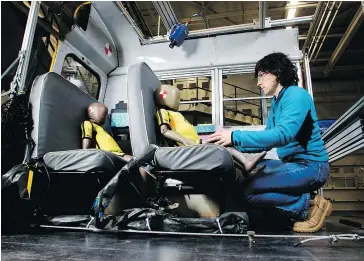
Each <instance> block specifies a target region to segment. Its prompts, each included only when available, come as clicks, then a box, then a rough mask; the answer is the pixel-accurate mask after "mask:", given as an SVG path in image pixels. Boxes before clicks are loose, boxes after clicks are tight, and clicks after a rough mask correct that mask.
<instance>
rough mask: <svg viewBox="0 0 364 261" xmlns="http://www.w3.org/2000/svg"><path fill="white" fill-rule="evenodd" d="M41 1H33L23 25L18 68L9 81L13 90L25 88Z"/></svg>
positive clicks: (20, 90)
mask: <svg viewBox="0 0 364 261" xmlns="http://www.w3.org/2000/svg"><path fill="white" fill-rule="evenodd" d="M40 4H41V2H40V1H39V2H37V1H33V2H32V4H31V6H30V11H29V16H28V20H27V24H26V27H25V33H24V38H23V43H22V46H21V49H20V54H19V55H20V60H19V65H18V69H17V71H16V74H15V76H14V80H13V82H12V83H11V85H12V89H13V90H14V91H19V92H22V91H23V90H24V89H25V87H26V86H25V80H26V78H27V75H28V65H29V60H30V55H31V52H32V45H33V41H34V33H35V29H36V27H37V19H38V12H39V7H40Z"/></svg>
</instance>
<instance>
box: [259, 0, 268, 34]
mask: <svg viewBox="0 0 364 261" xmlns="http://www.w3.org/2000/svg"><path fill="white" fill-rule="evenodd" d="M266 16H267V3H266V2H265V1H259V28H260V29H264V28H265V17H266Z"/></svg>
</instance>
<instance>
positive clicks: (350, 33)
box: [323, 1, 364, 77]
mask: <svg viewBox="0 0 364 261" xmlns="http://www.w3.org/2000/svg"><path fill="white" fill-rule="evenodd" d="M363 20H364V2H363V1H362V2H361V5H360V7H359V9H358V11H357V12H356V14H355V16H354V18H353V20H352V21H351V23H350V25H349V26H348V28H347V30H346V32H345V34H344V36H343V37H342V38H341V40H340V42H339V44H338V45H337V47H336V49H335V51H334V52H333V54H332V55H331V58H330V60H329V61H328V63H327V64H326V66H325V68H324V71H323V74H324V76H325V77H327V76H329V74H330V72H331V70H332V69H333V68H334V66H335V64H336V63H337V62H338V60H339V59H340V57H341V55H342V54H343V53H344V51H345V49H346V47H347V46H348V45H349V43H350V41H351V39H352V38H353V37H354V35H355V33H356V31H357V30H358V29H359V27H360V25H361V23H362V22H363Z"/></svg>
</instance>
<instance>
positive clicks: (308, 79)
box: [304, 53, 313, 99]
mask: <svg viewBox="0 0 364 261" xmlns="http://www.w3.org/2000/svg"><path fill="white" fill-rule="evenodd" d="M304 63H305V76H306V89H307V91H308V93H309V94H310V95H311V97H312V99H313V91H312V79H311V71H310V60H309V58H308V55H307V53H305V56H304Z"/></svg>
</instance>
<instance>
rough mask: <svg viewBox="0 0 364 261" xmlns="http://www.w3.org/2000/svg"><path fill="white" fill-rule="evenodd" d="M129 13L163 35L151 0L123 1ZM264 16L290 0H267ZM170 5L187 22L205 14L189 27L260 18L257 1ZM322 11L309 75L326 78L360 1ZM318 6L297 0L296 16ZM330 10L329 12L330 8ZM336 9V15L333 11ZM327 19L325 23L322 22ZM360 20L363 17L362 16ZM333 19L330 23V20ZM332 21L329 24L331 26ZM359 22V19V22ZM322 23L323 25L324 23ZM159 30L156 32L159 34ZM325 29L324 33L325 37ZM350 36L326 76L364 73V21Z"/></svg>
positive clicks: (280, 15) (147, 30) (149, 32)
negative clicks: (198, 14)
mask: <svg viewBox="0 0 364 261" xmlns="http://www.w3.org/2000/svg"><path fill="white" fill-rule="evenodd" d="M123 3H124V5H125V7H126V8H127V10H128V11H129V13H130V14H131V16H132V17H133V18H134V20H135V21H136V23H137V24H138V25H139V27H140V28H141V29H142V31H143V33H144V34H145V35H146V36H157V35H166V33H167V30H166V28H165V27H164V25H163V23H162V21H160V23H159V24H160V25H159V27H158V16H159V14H158V12H157V10H156V8H155V7H154V5H153V2H151V1H136V2H123ZM266 4H267V15H266V16H267V17H270V18H271V20H277V19H285V18H287V14H288V10H289V9H290V8H289V6H288V5H289V4H290V3H289V2H287V1H268V2H266ZM170 5H171V7H172V9H173V11H174V13H175V15H176V17H177V20H178V21H179V22H186V21H187V20H188V19H189V18H190V17H191V15H193V14H196V13H201V14H203V15H204V16H205V18H206V24H205V22H204V20H203V19H202V18H201V17H199V16H197V17H195V18H193V19H191V22H190V24H189V29H190V31H195V30H201V29H206V27H207V28H217V27H223V26H231V25H239V24H247V23H252V22H253V20H254V19H259V2H258V1H227V2H222V1H216V2H215V1H171V2H170ZM322 5H323V7H322V9H321V10H325V7H326V5H327V10H326V12H321V13H320V14H319V15H318V16H317V20H318V21H320V20H321V19H322V23H321V26H320V27H319V30H318V33H319V32H320V30H321V29H322V34H321V37H320V38H319V37H318V36H319V34H317V35H316V36H317V37H316V38H311V39H309V40H310V41H308V42H307V46H310V45H312V48H314V46H315V44H316V47H315V48H314V49H312V50H314V52H313V54H312V57H311V59H310V61H311V67H312V72H311V74H312V77H313V78H327V77H326V76H325V75H323V71H324V68H325V66H326V65H327V64H328V62H329V60H330V58H331V56H332V55H333V52H334V51H335V49H336V47H337V46H338V44H339V42H340V40H341V39H342V38H343V36H344V34H345V32H346V30H347V28H348V26H349V24H350V23H351V21H352V20H353V18H354V16H355V13H356V12H357V10H358V9H359V7H360V5H361V2H359V1H350V2H349V1H331V2H328V1H324V2H323V3H322ZM317 6H318V2H317V1H310V2H303V1H299V2H298V3H297V7H296V14H295V17H303V16H311V15H314V14H315V11H316V8H317ZM329 11H330V12H329ZM335 13H336V15H335ZM362 16H363V15H362ZM325 20H327V22H326V24H325V23H324V22H325ZM361 20H364V19H363V18H362V19H361ZM331 22H332V23H331ZM330 24H331V26H330ZM359 24H360V23H359ZM324 25H325V26H324ZM310 26H311V24H310V23H306V24H300V25H298V26H297V27H298V28H299V45H300V49H302V47H303V45H304V43H305V41H306V38H307V34H308V31H309V28H310ZM158 32H159V34H158ZM326 33H327V37H324V36H325V35H326ZM352 35H353V38H352V39H351V41H349V44H348V45H347V47H346V48H345V51H344V52H343V54H342V55H341V56H340V58H339V59H338V60H337V62H336V63H335V66H334V67H333V68H332V69H331V70H330V73H329V75H328V77H329V78H352V77H356V78H357V77H363V76H361V75H363V73H364V23H361V25H360V26H359V29H358V30H357V31H356V32H355V33H353V34H352Z"/></svg>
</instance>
